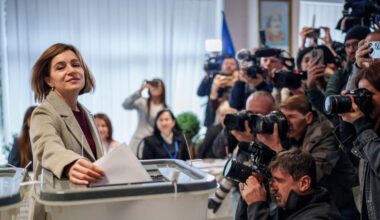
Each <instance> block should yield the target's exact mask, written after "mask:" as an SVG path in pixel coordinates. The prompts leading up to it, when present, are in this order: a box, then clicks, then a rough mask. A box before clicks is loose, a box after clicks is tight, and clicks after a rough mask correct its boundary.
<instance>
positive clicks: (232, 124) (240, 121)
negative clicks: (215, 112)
mask: <svg viewBox="0 0 380 220" xmlns="http://www.w3.org/2000/svg"><path fill="white" fill-rule="evenodd" d="M223 122H224V125H225V126H226V128H227V130H237V131H245V126H244V118H243V117H242V116H241V115H239V114H227V115H226V117H225V118H224V121H223Z"/></svg>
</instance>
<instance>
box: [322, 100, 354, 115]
mask: <svg viewBox="0 0 380 220" xmlns="http://www.w3.org/2000/svg"><path fill="white" fill-rule="evenodd" d="M351 109H352V102H351V98H350V97H349V96H342V95H331V96H328V97H327V98H326V100H325V111H326V113H327V114H340V113H346V112H350V111H351Z"/></svg>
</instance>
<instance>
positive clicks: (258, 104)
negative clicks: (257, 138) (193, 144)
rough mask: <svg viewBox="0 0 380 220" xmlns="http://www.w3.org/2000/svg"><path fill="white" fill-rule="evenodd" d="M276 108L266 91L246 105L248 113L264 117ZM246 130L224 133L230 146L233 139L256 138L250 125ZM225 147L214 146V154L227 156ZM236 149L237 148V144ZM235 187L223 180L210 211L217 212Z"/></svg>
mask: <svg viewBox="0 0 380 220" xmlns="http://www.w3.org/2000/svg"><path fill="white" fill-rule="evenodd" d="M274 107H275V104H274V99H273V97H272V96H271V94H269V93H268V92H264V91H257V92H254V93H253V94H251V95H250V96H249V97H248V99H247V103H246V111H249V112H252V113H256V114H264V115H266V114H269V113H270V112H271V111H272V110H273V109H274ZM225 126H228V125H225ZM245 128H246V130H245V131H244V132H243V131H237V130H232V131H228V132H230V134H228V132H223V133H224V134H225V135H228V138H229V140H230V141H229V142H230V143H229V145H232V142H233V141H231V139H235V138H236V139H237V141H239V142H242V141H247V142H249V141H251V140H253V138H254V137H253V135H252V133H251V132H250V129H249V127H248V124H245ZM230 135H233V137H234V138H230V137H229V136H230ZM224 146H225V145H216V144H214V145H213V152H214V154H217V155H218V156H219V157H221V156H227V153H226V150H225V147H224ZM234 147H236V143H235V146H234ZM230 151H231V152H229V153H232V151H233V149H231V150H230ZM235 156H236V155H235ZM248 156H249V155H246V154H244V153H240V152H239V153H238V155H237V156H236V157H237V158H238V159H239V161H241V162H245V161H247V160H248ZM234 186H235V183H234V182H233V181H231V180H228V179H226V178H223V179H222V180H221V182H220V184H219V187H218V189H217V190H216V192H215V195H214V197H213V198H209V203H208V207H209V209H213V211H214V212H216V211H217V210H218V208H219V207H220V205H221V203H222V202H223V200H224V198H225V196H226V195H227V194H228V193H229V192H230V190H231V189H232V188H233V187H234Z"/></svg>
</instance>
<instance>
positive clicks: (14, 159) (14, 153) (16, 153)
mask: <svg viewBox="0 0 380 220" xmlns="http://www.w3.org/2000/svg"><path fill="white" fill-rule="evenodd" d="M29 158H30V159H31V160H33V155H32V149H30V154H29ZM20 159H21V158H20V149H19V146H18V145H17V138H15V139H14V140H13V145H12V149H11V151H10V152H9V155H8V163H9V164H11V165H13V166H15V167H20V166H21V161H20ZM32 170H33V166H29V167H28V171H32Z"/></svg>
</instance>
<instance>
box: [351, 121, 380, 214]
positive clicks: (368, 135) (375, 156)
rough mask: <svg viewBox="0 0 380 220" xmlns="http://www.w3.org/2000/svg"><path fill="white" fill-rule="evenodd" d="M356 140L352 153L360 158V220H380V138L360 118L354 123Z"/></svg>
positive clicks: (368, 124) (367, 122) (367, 123)
mask: <svg viewBox="0 0 380 220" xmlns="http://www.w3.org/2000/svg"><path fill="white" fill-rule="evenodd" d="M353 124H354V126H355V130H356V134H357V138H356V140H355V141H354V145H353V148H352V153H353V154H354V155H356V156H357V157H359V158H360V167H359V180H360V192H361V203H362V204H361V215H362V219H364V220H365V219H369V220H378V219H380V196H379V195H380V138H379V135H378V134H376V132H375V131H374V130H373V129H372V128H371V127H372V125H371V123H370V122H369V121H368V120H367V119H366V118H365V117H362V118H360V119H358V120H356V121H355V122H354V123H353Z"/></svg>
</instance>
